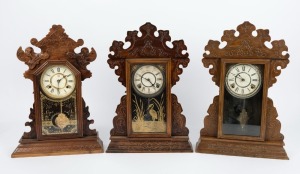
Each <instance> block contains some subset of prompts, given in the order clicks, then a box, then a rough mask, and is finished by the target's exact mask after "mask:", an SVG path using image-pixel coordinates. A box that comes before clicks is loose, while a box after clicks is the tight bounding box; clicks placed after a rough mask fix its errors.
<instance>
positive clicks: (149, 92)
mask: <svg viewBox="0 0 300 174" xmlns="http://www.w3.org/2000/svg"><path fill="white" fill-rule="evenodd" d="M132 86H133V89H134V90H135V91H136V92H137V93H138V94H139V95H141V96H144V97H153V96H156V95H158V94H160V93H161V92H162V91H163V89H164V86H165V77H164V73H163V71H162V70H161V69H160V68H159V67H158V66H155V65H142V66H140V67H138V68H137V70H135V71H134V72H133V75H132Z"/></svg>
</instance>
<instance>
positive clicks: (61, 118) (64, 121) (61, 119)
mask: <svg viewBox="0 0 300 174" xmlns="http://www.w3.org/2000/svg"><path fill="white" fill-rule="evenodd" d="M69 122H70V121H69V118H68V117H67V116H66V115H65V114H64V113H63V111H62V101H60V113H59V114H58V115H57V117H56V119H55V124H56V126H58V127H59V128H60V129H61V131H63V129H64V128H65V127H66V126H67V125H68V124H69Z"/></svg>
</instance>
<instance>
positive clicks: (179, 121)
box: [172, 94, 189, 136]
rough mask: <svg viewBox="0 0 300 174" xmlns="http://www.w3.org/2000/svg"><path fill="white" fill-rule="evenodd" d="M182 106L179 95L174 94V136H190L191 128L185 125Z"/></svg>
mask: <svg viewBox="0 0 300 174" xmlns="http://www.w3.org/2000/svg"><path fill="white" fill-rule="evenodd" d="M181 113H182V107H181V105H180V103H178V100H177V96H176V95H174V94H172V136H188V135H189V129H188V128H187V127H185V123H186V120H185V116H184V115H182V114H181Z"/></svg>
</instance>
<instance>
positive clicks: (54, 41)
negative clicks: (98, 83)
mask: <svg viewBox="0 0 300 174" xmlns="http://www.w3.org/2000/svg"><path fill="white" fill-rule="evenodd" d="M30 42H31V44H32V45H34V46H36V47H38V48H40V49H41V53H35V52H34V50H33V48H32V47H28V48H26V49H25V51H23V50H22V47H19V49H18V51H17V57H18V59H19V60H20V61H23V62H25V64H26V65H28V67H29V69H28V70H27V71H26V72H25V73H24V77H25V78H29V79H31V80H33V79H32V73H33V72H34V71H35V70H36V69H37V68H38V67H39V66H38V65H41V64H42V63H44V62H45V61H46V60H63V59H65V60H68V61H69V62H70V63H72V64H73V65H74V66H75V67H76V68H77V69H78V70H79V71H80V72H81V76H82V80H84V79H85V78H89V77H91V72H90V71H89V70H87V68H86V66H87V65H88V64H89V63H90V62H92V61H94V60H95V59H96V57H97V55H96V51H95V50H94V49H93V48H92V49H91V52H89V49H88V48H86V47H84V48H82V49H81V52H80V53H75V52H74V49H75V48H77V47H79V46H82V45H83V43H84V42H83V40H82V39H78V40H77V41H76V42H75V41H74V40H73V39H71V38H69V36H68V35H67V34H66V33H65V30H64V29H63V27H62V26H61V25H53V26H52V28H51V29H50V31H49V33H48V34H47V35H46V37H44V38H43V39H42V40H40V41H38V40H37V39H36V38H32V39H31V41H30Z"/></svg>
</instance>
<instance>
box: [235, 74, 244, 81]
mask: <svg viewBox="0 0 300 174" xmlns="http://www.w3.org/2000/svg"><path fill="white" fill-rule="evenodd" d="M235 77H236V78H239V79H241V80H242V81H245V79H244V78H243V77H241V75H240V74H238V75H236V76H235Z"/></svg>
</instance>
